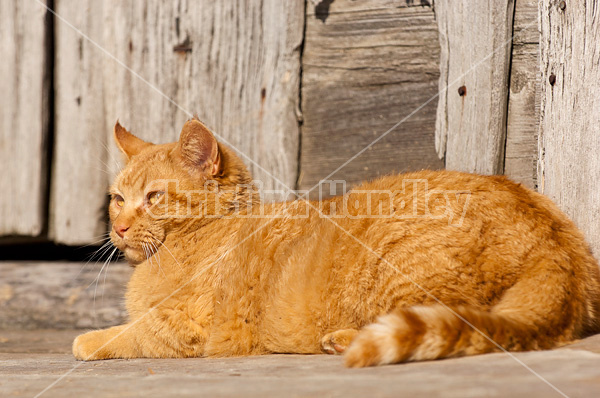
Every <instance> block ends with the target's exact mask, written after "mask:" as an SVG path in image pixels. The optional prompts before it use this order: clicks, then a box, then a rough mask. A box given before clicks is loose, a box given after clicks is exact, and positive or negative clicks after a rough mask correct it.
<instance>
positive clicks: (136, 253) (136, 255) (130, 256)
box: [121, 247, 146, 267]
mask: <svg viewBox="0 0 600 398" xmlns="http://www.w3.org/2000/svg"><path fill="white" fill-rule="evenodd" d="M121 252H123V254H124V255H125V260H127V262H128V263H129V265H131V266H132V267H135V266H136V265H138V264H139V263H141V262H143V261H144V260H146V257H145V256H144V253H143V252H142V251H141V250H137V249H133V248H131V247H125V248H124V249H121Z"/></svg>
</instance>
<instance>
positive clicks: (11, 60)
mask: <svg viewBox="0 0 600 398" xmlns="http://www.w3.org/2000/svg"><path fill="white" fill-rule="evenodd" d="M47 30H48V20H47V18H46V10H45V9H44V8H43V7H42V6H41V5H40V4H38V3H36V2H33V1H20V0H3V1H1V2H0V55H1V56H2V62H0V76H2V78H1V79H0V159H1V160H0V162H1V167H2V171H1V172H0V187H2V192H3V193H2V195H0V235H4V236H6V235H23V236H37V235H39V234H40V233H41V232H42V231H43V229H44V227H45V224H46V223H45V214H46V206H45V202H46V180H47V178H46V170H47V156H46V155H47V147H46V144H47V143H46V140H47V137H48V128H49V122H48V120H49V119H48V118H49V107H48V101H49V98H50V91H49V89H50V85H49V84H50V76H49V74H50V73H49V70H50V69H49V59H48V46H49V42H48V39H49V37H48V35H47V33H48V32H47Z"/></svg>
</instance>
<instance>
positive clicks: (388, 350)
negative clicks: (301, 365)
mask: <svg viewBox="0 0 600 398" xmlns="http://www.w3.org/2000/svg"><path fill="white" fill-rule="evenodd" d="M540 332H541V330H540V329H539V328H538V327H535V326H527V325H526V324H524V323H520V322H516V321H515V320H512V319H509V318H507V317H506V316H503V315H499V314H495V313H493V312H485V311H481V310H477V309H473V308H469V307H454V308H449V307H444V306H441V305H432V306H414V307H408V308H402V309H396V310H394V311H393V312H391V313H389V314H387V315H384V316H382V317H380V318H379V319H378V320H377V321H376V322H375V323H372V324H370V325H367V326H366V327H365V328H363V329H362V330H361V332H360V333H359V334H358V335H357V336H356V338H355V339H354V341H353V342H352V344H350V346H349V347H348V349H347V350H346V353H345V362H346V365H347V366H349V367H363V366H375V365H385V364H391V363H399V362H406V361H422V360H431V359H438V358H451V357H459V356H465V355H475V354H483V353H487V352H492V351H499V350H502V349H504V350H507V351H524V350H535V349H546V348H552V347H554V346H556V344H557V339H556V336H553V337H554V338H549V337H551V336H547V335H545V334H542V333H540Z"/></svg>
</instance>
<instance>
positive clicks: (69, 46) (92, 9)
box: [49, 0, 115, 245]
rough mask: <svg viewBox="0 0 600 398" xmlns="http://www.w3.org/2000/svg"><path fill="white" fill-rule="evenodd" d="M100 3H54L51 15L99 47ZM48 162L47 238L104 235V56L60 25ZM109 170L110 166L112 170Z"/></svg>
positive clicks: (77, 241) (84, 240)
mask: <svg viewBox="0 0 600 398" xmlns="http://www.w3.org/2000/svg"><path fill="white" fill-rule="evenodd" d="M103 5H104V2H101V1H93V0H84V1H78V2H77V5H76V4H74V2H72V1H68V0H67V1H65V0H57V2H56V12H57V13H58V15H60V16H61V17H62V18H64V20H65V21H68V23H70V24H72V25H73V26H75V27H77V28H78V29H81V30H82V32H84V33H85V34H86V35H87V36H88V37H89V38H90V39H91V40H93V41H94V42H96V43H102V37H103V27H104V23H103V20H102V18H99V17H98V16H101V15H102V13H103ZM55 31H56V64H55V70H56V73H55V101H56V102H55V103H56V113H55V126H56V132H55V135H54V159H53V164H52V178H51V186H50V229H49V234H50V238H51V239H52V240H54V241H56V242H59V243H65V244H70V245H82V244H88V243H93V242H96V241H98V239H99V238H100V236H101V235H103V234H104V233H105V232H106V218H107V216H106V205H107V203H108V201H107V199H108V197H107V189H108V184H109V180H110V170H111V169H110V166H111V162H112V164H114V162H115V161H114V160H113V159H112V158H111V157H110V156H109V154H108V151H107V148H108V145H109V144H110V145H112V143H110V142H109V141H108V131H110V128H111V126H110V125H109V124H107V123H106V122H105V121H106V119H105V115H104V100H105V96H104V84H103V76H104V75H103V70H102V64H103V61H104V59H105V55H104V54H102V52H101V51H100V50H99V49H98V48H97V47H96V46H95V45H94V44H93V43H92V42H90V41H89V40H87V39H86V38H84V37H83V36H82V35H81V34H80V33H78V32H76V31H75V30H73V28H72V27H70V26H68V25H67V23H66V22H64V21H61V20H58V21H57V23H56V30H55ZM113 167H115V166H114V165H113Z"/></svg>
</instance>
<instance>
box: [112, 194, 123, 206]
mask: <svg viewBox="0 0 600 398" xmlns="http://www.w3.org/2000/svg"><path fill="white" fill-rule="evenodd" d="M113 200H114V202H115V204H116V205H117V207H123V206H124V205H125V199H123V197H122V196H121V195H116V194H115V195H113Z"/></svg>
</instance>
